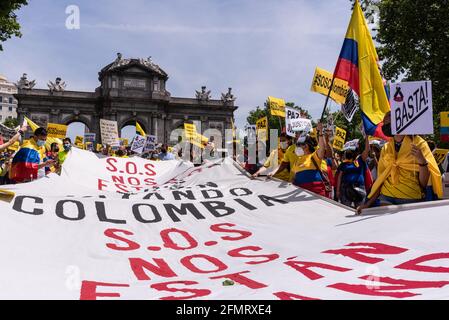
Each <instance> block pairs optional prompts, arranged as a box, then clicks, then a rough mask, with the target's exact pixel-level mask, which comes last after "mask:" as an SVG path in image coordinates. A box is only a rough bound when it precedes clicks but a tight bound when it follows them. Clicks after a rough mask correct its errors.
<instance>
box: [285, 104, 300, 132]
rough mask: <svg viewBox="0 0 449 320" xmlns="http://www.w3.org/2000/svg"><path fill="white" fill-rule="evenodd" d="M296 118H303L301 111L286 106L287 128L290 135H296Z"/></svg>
mask: <svg viewBox="0 0 449 320" xmlns="http://www.w3.org/2000/svg"><path fill="white" fill-rule="evenodd" d="M295 119H301V113H300V112H299V111H298V110H296V109H293V108H289V107H285V129H286V133H287V135H288V136H290V137H294V136H295V132H294V131H293V125H292V121H293V120H295Z"/></svg>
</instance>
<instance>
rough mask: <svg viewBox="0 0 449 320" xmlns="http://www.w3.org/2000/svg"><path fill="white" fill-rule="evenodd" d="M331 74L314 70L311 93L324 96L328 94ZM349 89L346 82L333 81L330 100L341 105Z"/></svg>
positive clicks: (317, 69) (318, 69)
mask: <svg viewBox="0 0 449 320" xmlns="http://www.w3.org/2000/svg"><path fill="white" fill-rule="evenodd" d="M332 78H333V74H332V73H330V72H329V71H326V70H324V69H321V68H318V67H317V68H316V69H315V75H314V76H313V81H312V87H311V89H310V90H311V91H313V92H318V93H321V94H323V95H325V96H327V95H328V94H329V88H330V86H331V83H332ZM349 90H350V88H349V85H348V82H347V81H344V80H341V79H337V78H336V79H335V80H334V86H333V87H332V91H331V94H330V98H331V99H332V100H334V101H335V102H337V103H339V104H343V103H345V101H346V96H347V95H348V92H349Z"/></svg>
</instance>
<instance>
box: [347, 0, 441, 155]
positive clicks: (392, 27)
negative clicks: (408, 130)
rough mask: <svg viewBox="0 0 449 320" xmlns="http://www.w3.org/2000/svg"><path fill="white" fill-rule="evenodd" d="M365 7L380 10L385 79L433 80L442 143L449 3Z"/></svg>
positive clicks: (407, 1) (385, 1) (411, 1)
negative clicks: (440, 118)
mask: <svg viewBox="0 0 449 320" xmlns="http://www.w3.org/2000/svg"><path fill="white" fill-rule="evenodd" d="M351 1H354V0H351ZM362 3H363V4H364V5H365V8H366V7H367V6H368V5H375V6H377V7H378V12H379V17H378V18H379V21H378V26H377V27H376V29H377V30H376V31H377V34H376V36H375V40H376V42H377V50H378V54H379V57H380V59H381V62H382V69H383V73H384V76H385V78H386V79H389V80H393V81H396V80H401V81H418V80H432V86H433V107H434V110H433V111H434V124H435V137H434V138H435V141H436V142H439V141H440V132H439V131H440V122H439V116H440V114H439V113H440V112H441V111H447V110H449V103H448V101H449V81H448V80H449V68H448V66H449V31H448V30H449V0H420V1H415V0H382V1H378V0H363V1H362ZM440 145H443V144H440ZM447 146H448V144H446V147H447Z"/></svg>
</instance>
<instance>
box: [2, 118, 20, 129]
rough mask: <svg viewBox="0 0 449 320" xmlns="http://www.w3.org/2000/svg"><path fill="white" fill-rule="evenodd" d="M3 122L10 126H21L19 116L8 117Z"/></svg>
mask: <svg viewBox="0 0 449 320" xmlns="http://www.w3.org/2000/svg"><path fill="white" fill-rule="evenodd" d="M3 124H4V125H5V126H7V127H8V128H11V129H14V128H17V127H18V126H19V120H17V118H7V119H6V120H5V122H3Z"/></svg>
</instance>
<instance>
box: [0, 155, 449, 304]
mask: <svg viewBox="0 0 449 320" xmlns="http://www.w3.org/2000/svg"><path fill="white" fill-rule="evenodd" d="M5 188H7V189H8V190H6V191H7V192H4V194H5V195H6V194H7V193H8V192H9V196H10V197H11V196H12V199H11V202H9V203H8V202H4V201H0V212H1V215H2V223H1V224H0V243H3V244H7V245H4V246H2V269H1V270H2V272H0V288H2V290H0V299H58V300H61V299H62V300H64V299H82V300H84V299H163V300H167V299H202V300H206V299H208V300H211V299H214V300H218V299H227V300H229V299H231V300H240V299H254V300H273V299H293V298H295V299H305V298H308V299H323V300H324V299H350V300H353V299H369V300H371V299H394V300H401V299H446V298H447V297H448V292H449V279H448V276H447V275H448V271H449V270H448V267H447V258H448V253H447V251H448V249H447V226H448V225H449V215H448V214H447V206H448V205H449V201H434V202H431V203H420V204H412V205H403V206H401V207H400V208H399V207H383V208H379V209H375V210H379V211H373V212H369V215H368V216H361V217H356V216H354V212H353V211H352V210H350V209H347V208H343V207H342V206H340V205H337V204H335V203H333V202H331V201H330V200H325V199H323V198H320V197H318V196H315V195H313V194H311V193H309V192H306V191H304V190H302V189H299V188H296V187H294V186H292V185H287V184H285V183H282V182H277V181H273V180H271V181H259V180H254V179H250V178H249V177H247V176H246V175H244V174H242V172H241V171H240V170H239V169H238V168H237V165H236V164H235V163H234V162H233V161H232V160H230V159H225V160H218V161H215V162H211V163H208V164H206V165H203V166H201V167H193V165H192V164H189V163H186V162H178V161H173V160H172V161H155V162H153V161H147V160H144V159H141V158H113V157H107V158H102V159H100V158H98V157H97V155H96V154H94V153H90V152H87V151H83V150H78V149H74V150H72V152H71V153H70V154H69V156H68V158H67V160H66V162H65V163H64V166H63V167H62V174H61V176H58V175H55V174H50V175H49V176H48V177H47V178H45V179H40V180H37V181H34V182H32V183H25V184H17V185H11V186H7V187H5ZM11 193H12V195H11ZM398 208H399V209H398ZM382 210H383V211H382ZM389 212H394V214H385V213H389ZM376 214H377V215H379V216H378V217H377V219H376ZM373 217H374V219H373ZM429 217H431V219H430V218H429ZM317 235H325V236H317ZM411 235H412V236H411ZM225 280H231V281H232V282H233V283H234V285H233V286H224V285H223V282H224V281H225ZM228 282H229V281H228Z"/></svg>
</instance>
